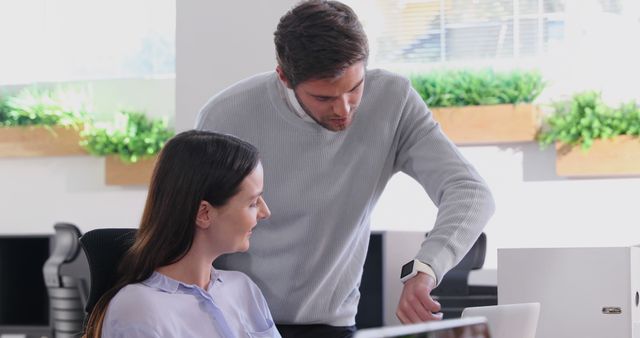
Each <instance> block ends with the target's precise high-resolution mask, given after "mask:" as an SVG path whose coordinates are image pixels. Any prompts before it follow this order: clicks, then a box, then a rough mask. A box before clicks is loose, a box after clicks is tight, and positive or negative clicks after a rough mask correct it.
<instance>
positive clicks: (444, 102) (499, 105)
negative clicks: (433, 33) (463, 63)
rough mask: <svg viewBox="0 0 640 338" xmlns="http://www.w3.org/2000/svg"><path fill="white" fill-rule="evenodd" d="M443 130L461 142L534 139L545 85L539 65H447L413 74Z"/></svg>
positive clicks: (412, 78) (420, 92)
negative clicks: (528, 68) (478, 67)
mask: <svg viewBox="0 0 640 338" xmlns="http://www.w3.org/2000/svg"><path fill="white" fill-rule="evenodd" d="M410 78H411V82H412V85H413V87H414V88H415V89H416V91H417V92H418V93H419V94H420V96H421V97H422V98H423V100H424V101H425V103H426V104H427V105H428V106H429V108H430V109H431V111H432V112H433V114H434V118H435V119H436V120H437V121H438V122H439V123H440V125H441V127H442V129H443V130H444V132H445V133H446V134H447V135H448V136H449V138H451V139H452V140H453V141H454V142H455V143H456V144H461V145H464V144H478V143H506V142H524V141H533V140H535V137H536V134H537V131H538V128H539V124H540V118H539V111H538V108H537V106H535V105H533V104H532V102H533V101H534V100H535V99H536V98H537V97H538V96H539V95H540V93H541V92H542V90H543V89H544V87H545V83H544V81H543V80H542V76H541V75H540V73H539V72H536V71H522V70H515V71H511V72H494V71H493V70H490V69H484V70H443V71H435V72H430V73H425V74H418V75H412V76H410Z"/></svg>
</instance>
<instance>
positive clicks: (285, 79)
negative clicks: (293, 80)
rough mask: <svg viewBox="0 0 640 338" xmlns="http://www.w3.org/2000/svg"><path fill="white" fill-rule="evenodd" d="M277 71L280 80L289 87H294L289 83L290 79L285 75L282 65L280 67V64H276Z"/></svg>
mask: <svg viewBox="0 0 640 338" xmlns="http://www.w3.org/2000/svg"><path fill="white" fill-rule="evenodd" d="M276 73H278V78H279V79H280V81H282V83H283V84H284V85H285V86H286V87H287V88H289V89H293V88H292V87H291V84H289V80H287V77H286V76H285V75H284V71H283V70H282V67H280V65H277V66H276Z"/></svg>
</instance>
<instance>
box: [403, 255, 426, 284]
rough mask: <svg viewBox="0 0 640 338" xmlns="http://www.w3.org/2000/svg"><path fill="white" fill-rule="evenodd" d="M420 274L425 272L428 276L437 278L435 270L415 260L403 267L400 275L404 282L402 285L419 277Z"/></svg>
mask: <svg viewBox="0 0 640 338" xmlns="http://www.w3.org/2000/svg"><path fill="white" fill-rule="evenodd" d="M418 272H424V273H426V274H427V275H429V276H432V277H434V276H435V273H434V272H433V269H432V268H431V267H430V266H429V265H427V264H424V263H422V262H421V261H419V260H417V259H414V260H412V261H411V262H409V263H407V264H405V265H403V266H402V272H401V273H400V280H401V281H402V283H406V282H407V281H408V280H409V279H411V278H413V277H414V276H415V275H417V274H418ZM434 278H435V277H434Z"/></svg>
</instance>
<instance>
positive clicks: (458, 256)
mask: <svg viewBox="0 0 640 338" xmlns="http://www.w3.org/2000/svg"><path fill="white" fill-rule="evenodd" d="M407 91H408V93H407V99H406V100H405V104H404V106H403V107H402V116H401V120H400V122H399V126H398V133H399V135H397V136H398V137H397V140H398V146H397V152H396V158H395V170H396V171H402V172H404V173H406V174H408V175H409V176H411V177H413V178H414V179H415V180H416V181H418V182H419V183H420V184H421V185H422V187H423V188H424V189H425V191H426V192H427V194H428V195H429V197H430V198H431V200H432V201H433V203H434V204H435V205H436V206H437V208H438V215H437V218H436V222H435V224H434V226H433V229H432V230H431V231H430V232H429V236H428V237H427V238H426V239H425V241H424V242H423V243H422V247H421V249H420V251H419V252H418V254H417V255H416V259H418V260H420V261H422V262H424V263H427V264H429V265H430V266H431V267H432V268H433V270H434V272H435V273H436V276H437V282H438V283H439V282H440V281H441V280H442V277H443V276H444V274H445V273H446V272H447V271H449V270H450V269H451V268H452V267H454V266H455V265H456V264H457V263H458V262H460V260H462V258H463V257H464V255H465V254H466V253H467V252H468V251H469V249H470V248H471V247H472V246H473V244H474V242H475V241H476V239H477V238H478V236H479V235H480V233H481V232H482V230H483V228H484V227H485V225H486V223H487V222H488V221H489V218H490V217H491V216H492V215H493V212H494V209H495V206H494V200H493V196H492V195H491V192H490V191H489V188H488V187H487V185H486V183H485V182H484V180H483V179H482V178H481V177H480V175H479V174H478V173H477V172H476V170H475V169H474V168H473V166H472V165H471V164H470V163H469V162H467V161H466V160H465V159H464V158H463V157H462V154H460V152H459V151H458V149H457V148H456V146H455V145H454V144H453V143H452V142H451V141H450V140H449V139H448V138H447V137H446V136H445V135H444V133H443V132H442V130H441V129H440V125H439V124H438V123H437V121H435V120H434V118H433V114H432V113H431V111H429V109H428V108H427V106H426V104H425V103H424V101H423V100H422V99H421V97H420V95H419V94H418V93H417V92H416V91H415V90H414V89H413V88H412V87H411V86H409V88H408V90H407Z"/></svg>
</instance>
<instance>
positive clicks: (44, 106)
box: [0, 88, 87, 128]
mask: <svg viewBox="0 0 640 338" xmlns="http://www.w3.org/2000/svg"><path fill="white" fill-rule="evenodd" d="M2 101H3V102H2V103H1V104H0V126H30V125H42V126H66V127H76V128H77V127H78V126H80V125H81V124H82V123H83V120H85V119H86V115H87V114H86V109H85V103H86V96H85V95H84V94H82V93H79V92H75V91H72V90H63V89H56V90H48V89H37V88H25V89H23V90H21V91H20V92H19V93H18V94H16V95H12V96H7V97H5V98H4V99H3V100H2Z"/></svg>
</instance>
